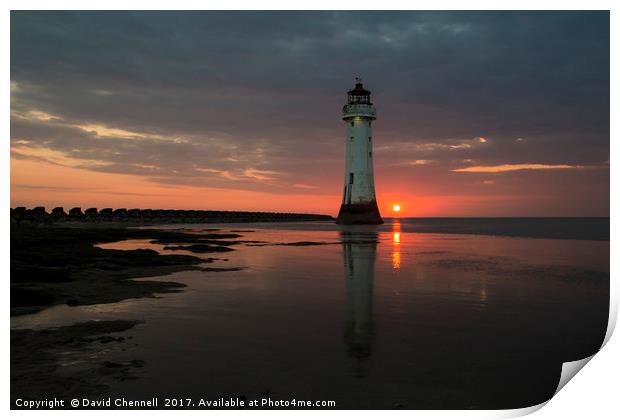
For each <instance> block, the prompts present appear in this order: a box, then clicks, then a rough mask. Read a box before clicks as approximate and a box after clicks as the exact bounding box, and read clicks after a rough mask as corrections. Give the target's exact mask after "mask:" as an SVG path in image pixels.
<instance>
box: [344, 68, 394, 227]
mask: <svg viewBox="0 0 620 420" xmlns="http://www.w3.org/2000/svg"><path fill="white" fill-rule="evenodd" d="M356 81H357V83H356V84H355V88H353V90H350V91H349V93H348V100H347V104H346V105H345V106H344V107H343V108H342V119H343V120H344V121H345V123H346V124H347V140H346V142H347V158H346V163H345V171H344V193H343V195H342V205H341V206H340V212H339V213H338V218H337V219H336V223H338V224H340V225H354V224H366V225H378V224H381V223H383V219H381V215H380V214H379V208H378V207H377V198H376V196H375V179H374V174H373V169H372V122H373V120H374V119H375V118H376V117H375V113H376V111H375V107H373V106H372V102H370V92H369V91H367V90H366V89H364V86H362V83H361V81H360V79H359V78H357V79H356Z"/></svg>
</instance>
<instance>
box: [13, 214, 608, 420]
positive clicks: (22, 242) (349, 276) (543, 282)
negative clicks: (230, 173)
mask: <svg viewBox="0 0 620 420" xmlns="http://www.w3.org/2000/svg"><path fill="white" fill-rule="evenodd" d="M386 222H387V223H386V224H385V225H383V226H380V227H373V226H350V227H338V226H336V225H334V224H333V223H330V222H293V223H245V224H241V223H239V224H226V223H219V224H217V223H216V224H202V225H201V224H187V225H178V224H175V225H167V226H158V227H151V226H147V227H135V228H131V229H126V228H125V229H122V228H118V227H106V226H105V224H98V225H97V226H93V225H92V224H88V223H86V224H83V225H81V226H80V227H75V226H73V227H65V226H62V224H53V225H51V226H28V227H24V226H22V227H20V228H19V229H15V228H14V229H12V232H11V234H12V238H11V241H12V244H11V245H12V249H11V259H12V261H11V269H12V271H13V270H17V271H14V272H15V273H16V274H15V275H12V279H11V281H12V293H13V292H14V291H15V293H16V296H17V297H18V298H17V299H13V298H12V317H11V327H12V330H11V360H12V361H11V363H12V366H11V367H12V369H11V396H12V399H13V400H14V399H15V398H18V397H20V398H24V397H27V398H35V397H41V396H43V395H48V396H55V397H65V398H70V397H73V396H77V397H78V398H82V397H84V398H91V399H98V398H105V397H114V398H117V397H123V398H129V399H136V398H144V399H148V398H154V397H158V398H165V397H170V396H173V395H176V396H183V397H187V398H192V399H196V398H204V397H209V398H212V399H213V400H215V399H217V398H241V399H243V400H246V399H247V400H251V399H255V398H265V397H268V398H278V399H280V398H284V399H291V398H298V399H304V400H305V399H310V400H333V401H335V404H336V408H518V407H524V406H529V405H534V404H538V403H540V402H542V401H545V400H546V399H548V398H550V397H551V396H552V395H553V392H554V391H555V387H556V386H557V382H558V380H559V375H560V371H561V365H562V363H563V362H566V361H571V360H576V359H580V358H583V357H587V356H590V355H592V354H594V353H595V352H596V351H597V350H598V348H599V347H600V345H601V344H602V340H603V337H604V335H605V331H606V326H607V316H608V305H609V242H608V240H606V238H605V232H607V234H608V232H609V228H608V226H609V225H608V224H609V219H572V220H562V219H550V220H547V221H545V219H536V220H533V221H532V222H531V223H527V219H519V220H516V221H510V220H507V221H504V223H503V224H502V223H501V219H475V220H468V219H461V220H460V221H458V220H457V219H450V220H445V221H443V223H442V220H441V219H433V220H431V221H426V220H424V219H403V220H398V219H390V220H387V221H386ZM532 223H533V224H534V225H535V226H536V232H538V237H535V238H532V237H528V236H527V233H528V230H527V226H530V225H531V224H532ZM502 225H503V226H504V227H503V229H502ZM524 226H525V227H526V228H524ZM541 226H542V227H544V226H547V227H548V228H547V229H544V228H542V227H541ZM541 232H542V233H541ZM544 232H547V234H546V235H545V234H544ZM579 232H581V233H579ZM580 235H581V236H580ZM541 236H542V237H541ZM568 238H569V239H568ZM37 279H38V281H37ZM160 408H161V407H160ZM187 408H195V407H187Z"/></svg>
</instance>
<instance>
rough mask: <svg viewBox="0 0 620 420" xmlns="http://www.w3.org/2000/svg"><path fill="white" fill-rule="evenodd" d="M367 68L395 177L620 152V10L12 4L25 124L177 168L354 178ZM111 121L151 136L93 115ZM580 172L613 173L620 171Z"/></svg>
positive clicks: (15, 99) (381, 139)
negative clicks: (355, 116) (614, 128)
mask: <svg viewBox="0 0 620 420" xmlns="http://www.w3.org/2000/svg"><path fill="white" fill-rule="evenodd" d="M357 75H360V76H362V77H363V78H364V81H365V83H366V85H367V86H368V87H369V88H370V90H372V91H373V99H374V102H375V103H376V105H377V107H378V115H379V120H378V121H377V124H376V133H375V134H376V135H375V138H376V145H377V152H376V156H377V158H376V165H377V166H378V167H385V168H386V169H385V171H386V173H390V174H392V175H393V176H394V177H401V178H403V177H404V178H407V177H410V176H412V175H415V176H418V175H421V176H426V175H428V174H429V173H431V174H433V176H434V179H435V180H436V182H439V181H437V180H440V181H441V182H444V181H446V180H447V181H449V182H451V183H452V185H454V188H456V189H458V188H462V185H457V184H459V182H457V181H453V180H457V179H458V180H463V181H462V182H470V181H469V180H470V179H471V177H469V178H468V176H467V174H455V173H451V172H450V170H451V169H454V168H457V167H462V166H463V164H462V163H460V162H462V161H463V160H466V159H470V160H475V161H476V162H477V164H485V165H500V164H506V163H540V164H570V165H584V166H593V165H600V164H602V162H604V161H606V160H608V159H609V13H608V12H12V14H11V80H12V112H13V113H14V114H20V115H22V117H19V116H14V117H13V119H12V127H11V130H12V139H13V141H14V142H15V141H16V140H26V141H28V143H27V144H28V146H29V147H45V148H48V149H52V150H56V151H59V152H62V153H64V154H66V155H67V156H70V157H72V158H75V159H86V160H100V161H104V162H105V164H103V165H99V166H96V167H93V168H92V169H93V170H98V171H108V172H119V173H132V174H141V175H145V176H148V177H151V178H152V179H154V180H156V181H158V182H162V183H167V184H168V183H171V184H174V183H179V184H196V185H201V184H202V185H212V186H221V187H227V188H254V189H264V190H268V191H282V192H286V191H289V192H290V189H291V188H292V185H294V184H309V185H319V186H320V187H321V188H320V189H317V190H313V193H317V194H320V193H329V194H338V191H339V190H340V186H339V182H338V181H339V179H340V171H341V166H342V162H341V160H342V156H343V154H344V142H343V141H342V136H343V127H342V125H341V123H340V122H339V110H340V107H341V105H342V103H343V101H344V93H345V92H346V90H347V89H348V88H349V87H350V86H351V84H352V80H353V77H354V76H357ZM33 110H36V111H40V112H44V113H47V114H49V115H51V116H57V117H58V118H59V119H58V120H52V119H45V118H43V119H41V118H39V119H36V118H34V119H32V118H30V119H28V118H23V116H24V115H26V114H28V112H31V111H33ZM93 125H99V126H106V127H108V128H110V129H120V130H125V131H128V132H135V133H139V134H140V135H141V136H142V137H140V138H118V136H116V137H115V136H113V135H108V136H101V135H96V134H95V133H93V132H92V131H90V132H89V131H88V130H85V129H81V128H79V127H84V126H93ZM121 137H122V136H121ZM477 137H484V138H486V139H488V142H486V143H484V144H479V143H477V142H476V141H475V140H474V139H476V138H477ZM517 139H521V140H519V141H517ZM463 143H466V144H469V143H471V147H463V148H449V147H440V146H437V147H426V148H424V145H429V144H436V145H437V144H440V145H441V144H443V145H448V146H449V145H458V144H463ZM412 160H428V161H433V162H434V164H431V165H428V164H424V165H407V164H401V163H402V162H405V163H406V162H407V161H412ZM465 166H466V165H465ZM248 171H249V172H248ZM252 171H254V172H252ZM257 171H258V172H257ZM260 171H262V172H260ZM423 171H424V172H423ZM425 174H426V175H425ZM510 176H511V177H514V176H515V174H512V175H510ZM554 176H556V175H554ZM522 178H523V179H524V181H523V182H527V177H522ZM577 179H578V181H577V182H582V187H584V188H585V187H586V186H588V185H590V186H591V187H595V186H596V187H600V186H601V182H602V183H603V184H604V183H605V182H607V183H608V172H605V173H604V174H603V176H599V177H594V180H593V177H591V176H583V177H582V178H577ZM579 180H581V181H579ZM431 182H432V181H431ZM593 183H596V184H593ZM489 184H490V183H489ZM603 186H604V185H603ZM438 188H446V187H445V185H443V186H441V187H438ZM522 188H525V187H524V186H523V185H522Z"/></svg>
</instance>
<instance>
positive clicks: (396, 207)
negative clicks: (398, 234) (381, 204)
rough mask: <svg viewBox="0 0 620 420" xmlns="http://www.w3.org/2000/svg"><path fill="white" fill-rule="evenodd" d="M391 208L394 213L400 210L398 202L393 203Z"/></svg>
mask: <svg viewBox="0 0 620 420" xmlns="http://www.w3.org/2000/svg"><path fill="white" fill-rule="evenodd" d="M392 210H394V212H395V213H398V212H399V211H400V204H394V207H392Z"/></svg>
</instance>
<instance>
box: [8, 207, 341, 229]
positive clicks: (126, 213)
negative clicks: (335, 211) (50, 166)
mask: <svg viewBox="0 0 620 420" xmlns="http://www.w3.org/2000/svg"><path fill="white" fill-rule="evenodd" d="M320 220H333V218H332V217H331V216H328V215H324V214H306V213H278V212H248V211H214V210H164V209H124V208H119V209H112V208H103V209H100V210H98V209H96V208H88V209H85V210H84V211H82V209H81V208H80V207H74V208H71V209H69V211H67V212H66V211H65V209H64V208H63V207H55V208H53V209H52V211H51V212H47V210H46V209H45V207H42V206H41V207H34V208H31V209H28V208H26V207H15V208H12V209H11V225H19V224H21V223H24V222H25V223H55V222H123V223H125V222H126V223H132V224H163V223H227V222H301V221H320Z"/></svg>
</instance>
